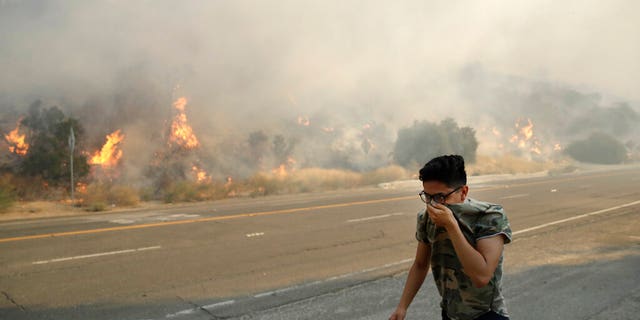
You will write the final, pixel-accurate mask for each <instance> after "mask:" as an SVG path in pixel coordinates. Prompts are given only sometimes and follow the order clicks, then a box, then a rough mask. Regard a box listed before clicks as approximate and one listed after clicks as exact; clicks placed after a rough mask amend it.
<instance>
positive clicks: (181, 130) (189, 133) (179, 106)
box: [169, 97, 200, 149]
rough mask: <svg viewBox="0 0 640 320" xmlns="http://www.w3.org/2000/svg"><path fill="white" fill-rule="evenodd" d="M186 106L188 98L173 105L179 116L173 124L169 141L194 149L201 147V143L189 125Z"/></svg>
mask: <svg viewBox="0 0 640 320" xmlns="http://www.w3.org/2000/svg"><path fill="white" fill-rule="evenodd" d="M186 105H187V98H185V97H181V98H178V100H176V101H175V102H174V103H173V106H174V107H175V108H176V110H178V114H177V115H176V116H175V118H174V119H173V122H172V123H171V136H170V137H169V140H170V141H171V142H175V143H176V144H178V145H179V146H182V147H184V148H186V149H193V148H195V147H197V146H198V145H200V143H199V142H198V138H197V137H196V135H195V134H194V133H193V128H191V126H190V125H189V123H187V115H186V114H185V112H184V109H185V106H186Z"/></svg>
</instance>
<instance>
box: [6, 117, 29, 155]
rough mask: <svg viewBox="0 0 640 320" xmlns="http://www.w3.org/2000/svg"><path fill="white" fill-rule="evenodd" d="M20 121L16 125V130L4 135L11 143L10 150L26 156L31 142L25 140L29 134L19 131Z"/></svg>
mask: <svg viewBox="0 0 640 320" xmlns="http://www.w3.org/2000/svg"><path fill="white" fill-rule="evenodd" d="M20 121H22V120H20ZM20 121H18V124H17V125H16V128H15V129H14V130H12V131H11V132H9V134H5V135H4V138H5V139H6V140H7V142H8V143H9V145H10V146H9V151H10V152H13V153H16V154H19V155H21V156H25V155H26V154H27V151H28V150H29V144H27V143H26V142H25V138H26V137H27V136H26V135H25V134H20V133H19V132H18V131H19V130H20Z"/></svg>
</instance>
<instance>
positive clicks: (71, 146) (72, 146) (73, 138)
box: [69, 127, 76, 207]
mask: <svg viewBox="0 0 640 320" xmlns="http://www.w3.org/2000/svg"><path fill="white" fill-rule="evenodd" d="M75 146H76V135H75V134H74V133H73V127H71V133H70V134H69V150H70V156H69V157H70V164H71V166H70V167H71V207H73V206H74V205H75V200H74V194H73V191H74V190H73V189H74V185H73V150H74V149H75Z"/></svg>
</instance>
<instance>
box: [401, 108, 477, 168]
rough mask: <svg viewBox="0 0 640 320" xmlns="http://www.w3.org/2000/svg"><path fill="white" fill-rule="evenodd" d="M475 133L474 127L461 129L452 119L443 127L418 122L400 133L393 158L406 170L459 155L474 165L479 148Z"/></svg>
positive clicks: (442, 125)
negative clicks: (433, 160) (443, 156)
mask: <svg viewBox="0 0 640 320" xmlns="http://www.w3.org/2000/svg"><path fill="white" fill-rule="evenodd" d="M475 134H476V133H475V130H473V129H472V128H470V127H459V126H458V124H457V123H456V122H455V120H453V119H450V118H449V119H445V120H443V121H441V122H440V123H439V124H437V123H432V122H428V121H416V122H414V124H413V126H412V127H408V128H402V129H400V130H399V131H398V140H396V145H395V148H394V150H393V157H394V160H395V161H396V163H397V164H399V165H401V166H403V167H406V168H409V167H411V168H414V167H417V166H421V165H423V164H424V163H426V162H427V161H429V160H430V159H432V158H435V157H437V156H441V155H445V154H459V155H462V156H463V157H464V158H465V161H466V162H467V163H473V162H475V160H476V150H477V149H478V140H477V139H476V136H475Z"/></svg>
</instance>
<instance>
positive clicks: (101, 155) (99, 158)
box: [89, 129, 124, 167]
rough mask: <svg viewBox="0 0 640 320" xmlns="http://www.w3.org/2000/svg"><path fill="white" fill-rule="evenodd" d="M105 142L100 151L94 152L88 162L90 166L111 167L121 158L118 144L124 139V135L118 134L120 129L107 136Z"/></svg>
mask: <svg viewBox="0 0 640 320" xmlns="http://www.w3.org/2000/svg"><path fill="white" fill-rule="evenodd" d="M106 138H107V142H105V144H104V145H103V146H102V149H100V151H96V152H95V153H94V154H93V157H91V159H90V160H89V163H90V164H95V165H98V164H99V165H101V166H103V167H113V166H115V165H116V164H118V161H119V160H120V158H121V157H122V150H120V143H121V142H122V140H123V139H124V135H123V134H121V133H120V129H118V130H116V131H114V132H113V133H111V134H109V135H107V137H106Z"/></svg>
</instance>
